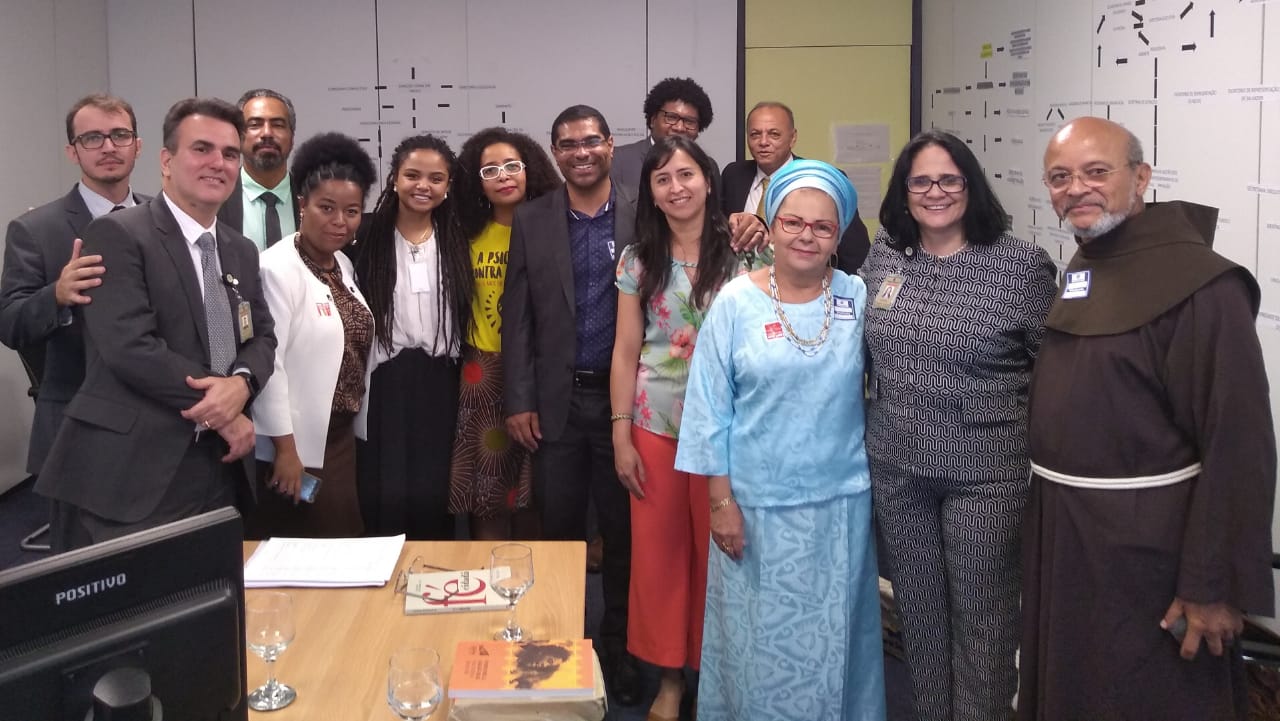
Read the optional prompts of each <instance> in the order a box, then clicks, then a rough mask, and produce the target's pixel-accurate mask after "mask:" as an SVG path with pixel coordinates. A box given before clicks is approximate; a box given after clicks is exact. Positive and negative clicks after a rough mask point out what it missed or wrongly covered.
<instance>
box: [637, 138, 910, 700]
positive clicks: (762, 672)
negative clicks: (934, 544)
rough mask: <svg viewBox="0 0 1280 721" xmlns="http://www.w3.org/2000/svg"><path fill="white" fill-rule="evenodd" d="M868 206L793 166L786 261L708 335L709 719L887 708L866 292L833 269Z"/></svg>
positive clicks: (716, 320)
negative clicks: (868, 440) (866, 438)
mask: <svg viewBox="0 0 1280 721" xmlns="http://www.w3.org/2000/svg"><path fill="white" fill-rule="evenodd" d="M856 207H857V199H856V194H855V193H854V190H853V186H852V185H851V184H850V183H849V179H848V178H846V177H845V176H844V174H843V173H841V172H840V171H839V170H836V169H835V168H833V167H831V166H830V165H828V164H826V163H823V162H820V161H816V160H793V161H791V162H789V163H787V164H786V165H784V166H782V168H780V169H778V170H777V171H776V172H775V173H774V175H773V176H772V178H771V182H770V183H769V188H768V190H767V191H766V193H765V217H766V219H767V220H768V222H769V238H770V240H771V241H772V242H773V247H774V265H773V266H772V267H770V268H766V269H760V270H755V271H752V272H751V273H748V274H747V275H745V276H739V277H738V278H735V279H734V280H732V281H729V283H728V284H726V285H725V286H724V288H723V289H721V291H720V294H719V295H718V296H717V297H716V301H715V304H714V305H712V306H711V310H710V311H709V312H708V313H707V317H706V319H705V321H704V323H703V324H702V330H701V332H700V333H699V334H698V350H697V352H696V353H694V355H693V366H692V368H691V369H690V373H689V387H688V391H687V393H686V402H685V407H684V415H683V420H682V423H681V426H680V443H679V449H678V451H677V453H676V464H675V465H676V468H677V469H680V470H682V471H686V472H689V473H698V474H703V475H707V476H710V480H709V482H708V490H709V497H710V508H711V538H712V540H713V541H714V542H715V545H716V548H715V549H714V550H712V552H711V554H710V559H709V560H708V564H707V601H706V623H705V624H704V627H703V634H704V635H703V644H702V672H701V681H700V685H699V688H698V718H699V719H700V720H701V721H730V720H731V719H805V720H806V721H882V720H883V719H884V716H885V697H884V659H883V651H882V647H881V640H880V597H879V591H878V587H877V575H876V558H875V543H874V540H873V537H872V526H871V523H872V520H871V491H870V480H869V478H868V474H867V459H866V453H865V451H864V447H863V440H862V437H863V404H862V393H861V392H859V391H860V389H861V382H862V372H863V346H862V325H863V320H864V317H865V314H864V312H863V310H862V306H863V301H864V299H865V296H866V289H865V287H864V286H863V284H862V281H861V280H860V279H859V278H858V277H857V276H849V275H846V274H845V273H844V272H842V271H840V270H835V269H831V268H829V267H828V262H829V260H830V258H831V253H832V251H833V250H834V249H835V246H836V243H837V242H838V240H839V238H840V235H841V233H842V232H843V231H844V230H845V229H846V228H848V226H849V224H850V223H851V222H852V220H853V213H854V209H855V208H856ZM633 613H634V611H633Z"/></svg>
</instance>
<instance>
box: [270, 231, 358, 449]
mask: <svg viewBox="0 0 1280 721" xmlns="http://www.w3.org/2000/svg"><path fill="white" fill-rule="evenodd" d="M335 257H336V258H337V260H338V265H339V266H341V268H342V282H343V284H344V285H346V286H347V289H348V290H350V291H351V294H352V295H354V296H355V297H356V300H359V301H360V303H361V304H362V305H364V306H365V307H366V308H367V307H368V305H369V304H368V303H366V302H365V299H364V296H363V295H362V294H361V293H360V290H359V288H358V287H357V286H356V278H355V269H354V268H353V267H352V265H351V261H350V260H349V259H348V258H347V256H345V255H343V254H342V252H341V251H339V252H338V253H335ZM260 265H261V270H262V291H263V294H264V295H266V297H267V306H268V307H270V309H271V317H272V318H273V319H274V320H275V331H276V361H275V372H274V373H272V374H271V379H270V380H269V381H267V385H266V386H265V387H264V388H263V389H262V392H261V393H259V394H258V397H257V398H256V399H255V400H254V401H253V424H254V430H255V431H256V433H257V439H256V441H257V443H256V445H257V448H256V452H255V455H256V456H257V457H258V458H259V459H260V460H264V461H270V460H274V459H275V457H276V449H275V445H274V444H273V443H272V442H271V438H272V437H273V436H287V435H290V434H292V435H293V440H294V443H295V444H296V445H297V447H298V457H299V458H300V459H301V460H302V465H304V466H306V467H307V468H320V467H321V466H323V465H324V447H325V438H326V436H327V435H328V432H329V415H330V412H331V411H332V408H333V392H334V390H335V389H336V388H337V386H338V370H339V368H340V367H341V365H342V349H343V343H344V342H345V341H344V333H343V327H342V318H341V317H340V316H339V315H338V307H337V305H336V304H335V303H334V302H333V298H332V297H331V296H330V293H329V286H327V285H325V284H324V283H323V282H322V281H321V280H320V279H319V278H317V277H316V276H315V274H314V273H312V272H311V271H310V270H309V269H308V268H307V266H306V265H305V264H303V262H302V257H301V256H299V255H298V249H297V248H295V247H294V245H293V242H292V238H291V237H288V238H284V239H283V240H282V241H281V242H279V243H276V244H275V245H273V246H271V247H270V248H268V249H267V250H265V251H263V252H262V255H261V259H260ZM375 344H376V341H375ZM372 372H373V358H372V353H370V357H369V359H368V362H367V363H366V365H365V374H364V398H363V399H361V401H360V412H359V413H358V414H357V415H356V418H355V433H356V436H358V437H360V438H364V437H365V429H366V426H367V419H368V409H369V375H370V374H371V373H372Z"/></svg>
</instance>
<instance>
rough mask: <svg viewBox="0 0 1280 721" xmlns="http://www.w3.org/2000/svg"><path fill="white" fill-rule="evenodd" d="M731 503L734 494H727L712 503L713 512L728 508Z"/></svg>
mask: <svg viewBox="0 0 1280 721" xmlns="http://www.w3.org/2000/svg"><path fill="white" fill-rule="evenodd" d="M730 503H733V496H725V497H724V498H721V499H720V500H718V501H716V502H715V503H712V504H711V512H712V513H715V512H716V511H718V510H720V509H722V508H727V507H728V505H729V504H730Z"/></svg>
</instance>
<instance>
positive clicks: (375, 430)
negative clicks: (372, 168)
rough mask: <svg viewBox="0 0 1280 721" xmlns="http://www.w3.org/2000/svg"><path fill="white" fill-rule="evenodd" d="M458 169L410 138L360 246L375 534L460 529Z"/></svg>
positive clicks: (446, 154)
mask: <svg viewBox="0 0 1280 721" xmlns="http://www.w3.org/2000/svg"><path fill="white" fill-rule="evenodd" d="M456 176H457V158H456V157H455V156H454V154H453V151H452V150H450V149H449V146H448V144H446V143H445V142H444V141H443V140H441V139H440V138H437V137H435V136H433V135H415V136H411V137H408V138H405V139H404V140H403V141H401V142H400V144H399V145H398V146H396V149H395V152H394V153H393V155H392V157H391V172H390V174H389V175H388V176H387V181H386V185H385V187H384V188H383V191H382V194H381V195H380V196H379V197H378V202H377V205H376V206H375V207H374V209H373V213H372V214H371V215H370V217H369V218H368V220H367V221H366V222H365V224H364V226H363V227H362V229H361V231H360V233H359V236H358V241H357V244H356V245H355V247H354V255H355V256H356V260H355V266H356V271H357V273H358V275H359V278H360V288H361V290H363V291H364V294H365V297H366V298H368V299H369V309H370V310H371V311H372V312H373V319H374V343H373V364H374V371H373V375H372V379H371V383H370V391H369V437H368V440H366V441H365V442H364V443H361V444H360V446H359V448H358V451H359V453H358V458H357V461H358V464H359V490H360V506H361V511H362V512H363V514H364V521H365V530H366V531H367V532H369V533H371V534H375V535H394V534H398V533H404V534H407V535H408V537H409V538H411V539H428V540H439V539H451V538H453V536H454V524H453V517H452V516H451V515H450V514H449V510H448V503H449V461H450V456H451V453H452V449H453V437H454V424H455V422H456V420H457V415H458V368H459V364H458V356H459V353H460V350H461V345H462V340H463V338H464V336H465V334H466V329H467V327H468V325H469V324H470V322H471V296H472V294H473V288H474V284H473V282H472V275H471V260H470V249H469V248H468V244H467V238H466V236H465V235H464V234H463V232H462V227H461V225H460V224H459V221H458V212H457V209H456V207H455V200H454V199H453V198H451V197H450V192H449V190H450V185H451V183H452V181H453V179H454V178H455V177H456Z"/></svg>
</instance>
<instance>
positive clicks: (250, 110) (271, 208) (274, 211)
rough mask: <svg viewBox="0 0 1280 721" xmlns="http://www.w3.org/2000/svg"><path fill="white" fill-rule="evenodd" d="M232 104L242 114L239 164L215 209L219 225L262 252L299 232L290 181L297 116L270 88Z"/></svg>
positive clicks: (242, 97)
mask: <svg viewBox="0 0 1280 721" xmlns="http://www.w3.org/2000/svg"><path fill="white" fill-rule="evenodd" d="M237 105H238V106H239V107H240V111H241V112H242V113H243V114H244V125H245V132H244V141H243V142H242V143H241V146H240V150H241V158H242V159H243V165H242V166H241V168H240V173H239V174H238V175H237V176H236V189H235V191H234V192H232V193H231V197H230V198H228V199H227V202H225V203H223V204H222V208H220V209H219V210H218V220H221V221H222V222H224V223H226V224H227V225H230V226H231V227H232V228H234V229H235V230H237V231H238V232H240V233H242V234H243V235H244V236H245V237H246V238H248V239H249V240H251V241H253V243H254V245H256V246H258V250H265V249H266V248H268V247H270V246H272V245H275V243H276V242H277V241H279V240H280V239H281V238H287V237H289V236H290V235H293V232H294V231H295V230H297V228H298V208H297V205H296V204H295V203H294V198H293V189H292V187H291V183H292V181H291V180H290V178H289V153H291V152H293V134H294V131H296V130H297V128H298V115H297V113H295V112H294V110H293V101H292V100H289V98H287V97H285V96H284V95H281V94H280V93H278V92H276V91H274V90H271V89H269V88H254V89H253V90H249V91H247V92H245V94H244V95H241V96H240V101H239V102H238V103H237Z"/></svg>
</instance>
